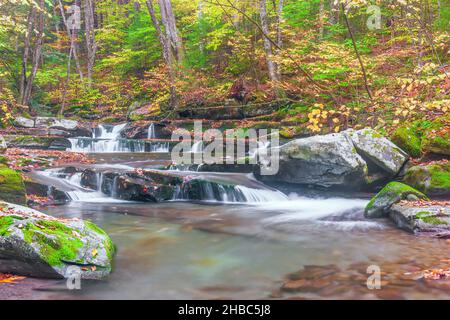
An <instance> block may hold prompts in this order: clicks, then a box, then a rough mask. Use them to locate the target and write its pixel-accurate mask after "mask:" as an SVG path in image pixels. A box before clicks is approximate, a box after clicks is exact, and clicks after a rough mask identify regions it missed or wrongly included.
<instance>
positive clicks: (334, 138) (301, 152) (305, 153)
mask: <svg viewBox="0 0 450 320" xmlns="http://www.w3.org/2000/svg"><path fill="white" fill-rule="evenodd" d="M279 154H280V168H279V171H278V173H277V174H275V175H272V176H261V179H262V180H263V181H281V182H288V183H296V184H302V185H313V186H321V187H339V186H344V187H348V188H353V189H358V188H360V187H361V186H363V185H365V184H366V183H367V174H368V169H367V164H366V162H365V161H364V160H363V159H362V158H361V156H360V155H359V154H358V153H357V151H356V149H355V147H354V146H353V143H352V141H351V140H350V138H349V137H348V136H347V135H346V134H329V135H323V136H314V137H310V138H304V139H297V140H294V141H291V142H289V143H287V144H285V145H283V146H281V147H280V148H279ZM263 161H264V159H263Z"/></svg>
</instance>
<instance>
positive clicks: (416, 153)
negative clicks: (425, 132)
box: [391, 127, 422, 158]
mask: <svg viewBox="0 0 450 320" xmlns="http://www.w3.org/2000/svg"><path fill="white" fill-rule="evenodd" d="M391 140H392V142H394V143H395V144H396V145H397V146H399V147H400V148H401V149H403V150H405V151H406V152H407V153H408V154H409V155H410V156H412V157H414V158H419V157H420V156H421V154H422V151H421V144H422V142H421V139H420V136H419V135H418V134H417V131H416V130H415V129H414V128H413V127H400V128H398V129H397V130H396V131H395V132H394V133H393V135H392V136H391Z"/></svg>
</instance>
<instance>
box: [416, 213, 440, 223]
mask: <svg viewBox="0 0 450 320" xmlns="http://www.w3.org/2000/svg"><path fill="white" fill-rule="evenodd" d="M416 218H417V219H420V220H422V221H423V222H425V223H428V224H433V225H447V221H444V220H441V219H439V218H437V217H435V216H434V215H433V213H432V212H428V211H421V212H418V213H417V214H416Z"/></svg>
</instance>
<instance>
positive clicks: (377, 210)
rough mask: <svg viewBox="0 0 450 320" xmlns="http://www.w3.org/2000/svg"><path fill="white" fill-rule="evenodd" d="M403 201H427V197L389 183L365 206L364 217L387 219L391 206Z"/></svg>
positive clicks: (410, 189) (402, 185) (405, 186)
mask: <svg viewBox="0 0 450 320" xmlns="http://www.w3.org/2000/svg"><path fill="white" fill-rule="evenodd" d="M408 197H409V198H408ZM405 199H408V200H417V199H427V196H425V195H424V194H423V193H421V192H420V191H417V190H415V189H414V188H412V187H410V186H408V185H406V184H403V183H400V182H390V183H388V184H387V185H386V186H385V187H384V188H383V189H382V190H381V191H380V192H379V193H378V194H377V195H376V196H375V197H373V198H372V200H370V202H369V203H368V204H367V206H366V209H365V211H364V215H365V216H366V218H382V217H387V216H388V213H389V210H390V208H391V206H392V205H393V204H395V203H397V202H399V201H401V200H405Z"/></svg>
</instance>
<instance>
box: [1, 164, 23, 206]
mask: <svg viewBox="0 0 450 320" xmlns="http://www.w3.org/2000/svg"><path fill="white" fill-rule="evenodd" d="M0 200H4V201H8V202H11V203H16V204H25V203H26V193H25V184H24V182H23V179H22V176H21V175H20V173H18V172H17V171H15V170H12V169H10V168H8V167H7V166H5V165H3V164H0Z"/></svg>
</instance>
